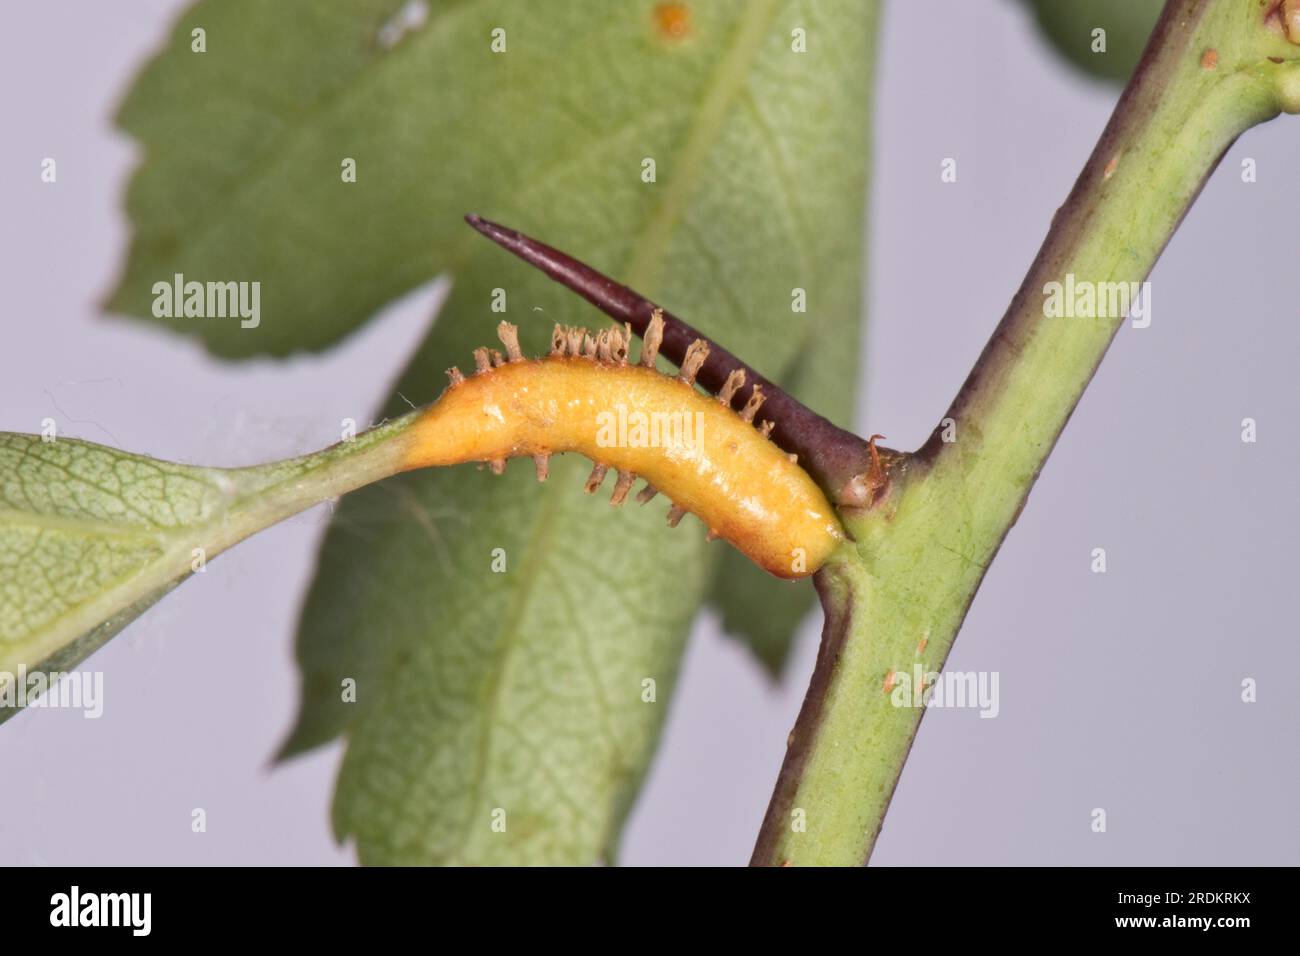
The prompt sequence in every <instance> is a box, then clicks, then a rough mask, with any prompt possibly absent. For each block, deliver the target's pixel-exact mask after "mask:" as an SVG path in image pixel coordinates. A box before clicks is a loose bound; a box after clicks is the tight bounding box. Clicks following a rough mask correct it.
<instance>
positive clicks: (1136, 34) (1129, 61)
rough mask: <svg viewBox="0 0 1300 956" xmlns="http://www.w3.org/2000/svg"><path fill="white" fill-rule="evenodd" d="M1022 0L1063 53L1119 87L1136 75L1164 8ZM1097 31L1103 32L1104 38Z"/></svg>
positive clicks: (1105, 0) (1156, 1)
mask: <svg viewBox="0 0 1300 956" xmlns="http://www.w3.org/2000/svg"><path fill="white" fill-rule="evenodd" d="M1023 2H1024V3H1026V4H1028V6H1029V7H1030V9H1031V10H1032V11H1033V13H1034V16H1035V18H1036V19H1037V20H1038V26H1039V29H1040V30H1042V32H1043V35H1044V36H1045V37H1046V38H1047V40H1048V41H1049V42H1051V44H1052V46H1054V47H1055V48H1056V51H1057V52H1058V53H1060V54H1061V55H1062V56H1064V57H1065V58H1066V59H1067V60H1069V61H1070V62H1071V63H1072V64H1074V66H1076V67H1078V68H1079V69H1080V70H1082V71H1083V72H1085V73H1088V74H1090V75H1092V76H1096V77H1100V78H1101V79H1104V80H1110V81H1112V82H1114V83H1125V82H1127V81H1128V78H1129V76H1131V75H1132V73H1133V68H1134V67H1135V66H1137V62H1138V58H1139V57H1140V56H1141V55H1142V50H1143V48H1144V47H1145V46H1146V43H1147V37H1149V36H1150V35H1151V28H1152V27H1154V26H1155V23H1156V17H1158V16H1159V15H1160V10H1161V9H1162V8H1163V7H1164V0H1023ZM1097 30H1104V31H1105V36H1104V37H1102V36H1100V35H1098V34H1096V33H1095V32H1094V31H1097ZM1103 43H1104V48H1101V45H1102V44H1103Z"/></svg>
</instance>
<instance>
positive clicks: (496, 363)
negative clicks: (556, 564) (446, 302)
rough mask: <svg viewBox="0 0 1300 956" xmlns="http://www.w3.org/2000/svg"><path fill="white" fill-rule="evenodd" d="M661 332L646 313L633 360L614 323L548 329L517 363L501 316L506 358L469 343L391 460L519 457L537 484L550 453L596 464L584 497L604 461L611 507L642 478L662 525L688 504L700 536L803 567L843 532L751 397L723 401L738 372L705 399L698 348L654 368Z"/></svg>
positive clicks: (823, 555)
mask: <svg viewBox="0 0 1300 956" xmlns="http://www.w3.org/2000/svg"><path fill="white" fill-rule="evenodd" d="M661 329H662V319H661V318H660V317H659V316H658V315H656V316H655V317H654V319H653V320H652V321H651V326H650V328H648V329H647V330H646V335H645V343H644V345H643V347H642V353H641V362H640V364H631V363H629V361H628V347H629V344H630V340H631V331H630V330H629V329H627V328H618V327H614V328H612V329H607V330H604V331H602V332H599V333H597V334H595V335H592V334H590V333H588V332H586V331H585V330H583V329H572V328H568V327H565V326H556V328H555V332H554V336H553V338H552V348H551V352H550V354H549V355H547V356H545V357H543V358H536V359H528V358H525V357H524V356H523V355H522V354H521V353H520V350H519V343H518V335H517V331H516V329H515V327H514V326H512V325H510V324H509V323H506V322H502V323H501V325H500V327H499V329H498V332H499V334H500V337H501V341H502V344H503V345H504V347H505V349H506V353H505V355H502V354H501V353H500V352H498V351H495V350H493V351H489V350H488V349H478V350H476V351H475V364H476V366H477V368H476V372H475V374H474V375H472V376H469V377H466V376H464V375H462V374H461V372H460V371H459V370H458V369H454V368H453V369H449V370H448V375H449V377H450V378H451V385H450V386H449V387H448V388H447V390H446V391H445V392H444V393H443V394H442V396H441V397H440V398H439V399H438V400H437V401H436V402H434V403H433V405H431V406H429V408H428V409H426V410H425V411H424V412H423V413H422V414H421V416H420V417H419V419H418V420H417V421H416V423H415V425H414V426H413V428H412V430H411V432H410V433H409V437H408V438H407V439H406V441H407V442H408V447H407V449H406V451H405V453H404V457H403V459H402V468H403V469H407V470H409V469H413V468H424V467H430V466H437V465H451V464H457V463H461V462H470V461H479V462H485V463H487V464H489V465H490V466H491V467H492V470H493V471H495V472H498V473H499V472H500V471H501V470H502V469H503V468H504V467H505V461H506V459H508V458H515V457H528V458H532V459H533V460H534V461H535V462H536V467H537V474H538V478H539V479H540V480H545V478H546V474H547V462H548V459H549V456H550V455H552V454H556V453H560V452H578V453H579V454H582V455H584V456H586V457H587V458H590V459H591V460H592V461H593V462H595V467H594V468H593V470H592V473H591V478H590V479H589V480H588V482H587V487H586V490H587V492H588V493H591V492H594V491H595V490H596V488H597V487H599V486H600V484H601V483H602V481H603V480H604V478H605V476H606V473H607V471H608V470H611V469H612V470H614V471H616V472H617V480H616V483H615V486H614V492H613V497H612V499H611V504H614V505H621V504H622V503H623V502H624V501H625V500H626V498H627V496H628V493H629V492H630V490H631V488H632V485H633V483H634V481H635V480H636V479H637V478H641V479H644V480H645V482H646V486H645V487H644V488H643V489H642V491H641V492H640V493H639V494H638V495H637V500H638V501H641V502H642V503H644V502H646V501H649V500H650V498H652V497H653V496H654V495H655V493H656V492H657V491H658V492H662V493H663V494H664V495H665V496H667V497H669V498H670V499H671V500H672V503H673V504H672V508H671V510H670V511H669V514H668V520H669V523H670V524H674V525H675V524H676V523H677V521H679V520H680V519H681V517H682V516H683V514H685V513H686V512H690V513H692V514H695V515H697V516H698V517H699V518H700V519H701V520H702V521H704V523H705V524H706V525H707V527H708V529H709V535H710V537H720V538H723V539H725V540H726V541H728V542H730V543H731V544H732V545H733V546H734V547H736V548H737V549H738V550H739V551H741V552H742V553H743V554H745V555H746V556H747V557H748V558H750V560H752V561H753V562H754V563H755V564H757V565H759V566H760V567H762V568H763V569H765V570H767V571H769V572H770V573H772V574H774V575H776V576H778V577H782V578H798V577H804V576H806V575H809V574H812V573H813V572H814V571H816V570H817V569H818V568H819V567H821V565H822V564H823V563H824V562H825V561H826V559H827V557H829V555H830V554H831V552H832V551H833V550H834V549H835V548H836V547H837V546H838V544H839V542H840V541H841V540H843V537H844V533H843V531H842V529H841V527H840V523H839V521H838V519H837V518H836V516H835V512H834V510H833V509H832V507H831V504H830V502H829V501H827V499H826V496H825V495H824V494H823V493H822V491H821V489H820V488H818V486H817V485H816V484H815V483H814V482H813V480H812V478H810V477H809V475H808V473H807V472H805V471H804V470H803V469H802V468H800V467H799V465H798V464H797V463H796V462H794V461H793V460H792V458H793V456H792V455H788V454H787V453H786V452H784V451H782V450H781V449H780V448H778V447H777V446H776V445H775V444H773V443H772V442H771V441H770V440H769V439H768V437H767V429H763V430H760V429H757V428H755V427H754V425H753V419H754V415H755V413H756V412H757V411H758V407H759V406H760V405H761V404H762V401H763V397H762V392H761V391H759V390H755V392H754V394H753V395H752V396H751V398H750V400H749V401H748V402H747V403H746V405H745V407H744V408H743V409H742V410H741V411H740V412H736V411H734V410H733V409H732V408H731V404H730V403H731V400H732V398H733V397H734V395H735V394H736V391H737V390H738V389H739V388H740V387H741V386H742V385H743V384H744V372H743V371H737V372H735V373H734V374H733V375H732V377H731V378H730V379H728V381H727V384H726V387H724V388H723V390H722V391H721V393H720V394H719V396H718V398H716V399H715V398H710V397H709V396H707V395H705V394H703V393H702V392H700V391H698V390H697V389H696V388H695V387H694V384H693V383H694V377H695V374H696V372H697V371H698V370H699V367H700V365H701V364H702V363H703V361H704V359H705V357H706V356H707V352H708V347H707V345H705V344H704V343H703V342H699V343H697V346H698V347H692V349H691V351H690V352H688V354H687V357H686V360H685V361H684V362H683V363H682V370H681V374H679V375H677V376H669V375H665V374H663V373H661V372H659V371H657V370H656V369H655V368H654V363H655V356H656V354H657V351H658V346H659V336H660V333H661Z"/></svg>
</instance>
